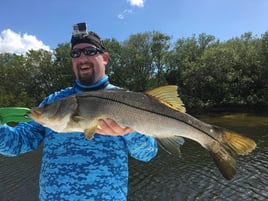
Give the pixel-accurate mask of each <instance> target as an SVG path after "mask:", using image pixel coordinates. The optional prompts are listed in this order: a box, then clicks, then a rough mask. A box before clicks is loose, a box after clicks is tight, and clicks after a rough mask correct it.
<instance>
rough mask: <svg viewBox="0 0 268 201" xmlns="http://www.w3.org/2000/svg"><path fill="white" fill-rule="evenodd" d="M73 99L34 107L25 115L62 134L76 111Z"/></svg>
mask: <svg viewBox="0 0 268 201" xmlns="http://www.w3.org/2000/svg"><path fill="white" fill-rule="evenodd" d="M74 98H75V97H69V98H65V99H62V100H59V101H56V102H54V103H50V104H46V105H44V106H42V107H34V108H32V109H31V110H30V111H29V113H28V114H27V115H28V116H29V117H30V118H31V119H33V120H34V121H36V122H37V123H39V124H41V125H43V126H45V127H48V128H50V129H52V130H54V131H57V132H64V131H65V128H66V127H67V124H68V123H69V121H70V119H71V117H72V116H73V115H74V113H75V112H76V109H77V104H76V101H75V100H74Z"/></svg>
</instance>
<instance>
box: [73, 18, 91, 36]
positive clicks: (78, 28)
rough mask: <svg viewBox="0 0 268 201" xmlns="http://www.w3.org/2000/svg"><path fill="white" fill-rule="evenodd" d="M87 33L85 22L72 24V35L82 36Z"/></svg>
mask: <svg viewBox="0 0 268 201" xmlns="http://www.w3.org/2000/svg"><path fill="white" fill-rule="evenodd" d="M87 34H88V33H87V24H86V23H84V22H83V23H77V24H75V25H73V36H74V37H80V38H82V37H84V36H86V35H87Z"/></svg>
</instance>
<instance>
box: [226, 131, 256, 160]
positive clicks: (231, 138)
mask: <svg viewBox="0 0 268 201" xmlns="http://www.w3.org/2000/svg"><path fill="white" fill-rule="evenodd" d="M223 140H224V142H225V143H226V144H227V145H228V146H229V147H230V148H231V149H232V150H233V151H234V152H235V153H236V154H238V155H247V154H249V153H250V152H251V151H252V150H253V149H255V147H256V143H255V142H254V140H252V139H250V138H248V137H245V136H242V135H239V134H238V133H235V132H233V131H231V130H227V129H224V130H223Z"/></svg>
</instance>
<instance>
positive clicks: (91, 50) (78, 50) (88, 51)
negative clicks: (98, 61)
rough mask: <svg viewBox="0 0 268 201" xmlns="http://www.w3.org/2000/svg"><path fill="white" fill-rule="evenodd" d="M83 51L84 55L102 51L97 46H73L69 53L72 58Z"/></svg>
mask: <svg viewBox="0 0 268 201" xmlns="http://www.w3.org/2000/svg"><path fill="white" fill-rule="evenodd" d="M81 52H83V54H84V55H86V56H94V55H96V54H97V53H98V52H100V53H103V51H102V50H101V49H99V48H97V47H85V48H74V49H72V50H71V52H70V55H71V57H72V58H78V57H80V55H81Z"/></svg>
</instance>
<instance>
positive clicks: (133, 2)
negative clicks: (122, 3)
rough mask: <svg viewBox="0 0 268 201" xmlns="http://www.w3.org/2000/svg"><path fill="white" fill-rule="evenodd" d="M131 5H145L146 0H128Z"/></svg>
mask: <svg viewBox="0 0 268 201" xmlns="http://www.w3.org/2000/svg"><path fill="white" fill-rule="evenodd" d="M127 1H128V2H129V3H130V5H131V6H137V7H143V6H144V0H127Z"/></svg>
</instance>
